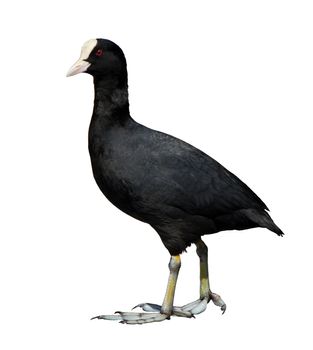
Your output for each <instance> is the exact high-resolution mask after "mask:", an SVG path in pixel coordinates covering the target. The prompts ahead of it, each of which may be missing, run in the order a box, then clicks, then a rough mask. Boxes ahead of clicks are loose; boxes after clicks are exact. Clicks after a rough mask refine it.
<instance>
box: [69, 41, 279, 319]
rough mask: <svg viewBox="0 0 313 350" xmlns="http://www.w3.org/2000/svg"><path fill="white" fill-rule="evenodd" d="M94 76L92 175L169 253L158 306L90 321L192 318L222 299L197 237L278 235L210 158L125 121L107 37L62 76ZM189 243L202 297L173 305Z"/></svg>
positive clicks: (116, 52)
mask: <svg viewBox="0 0 313 350" xmlns="http://www.w3.org/2000/svg"><path fill="white" fill-rule="evenodd" d="M82 72H85V73H89V74H91V75H92V76H93V80H94V87H95V99H94V109H93V114H92V118H91V123H90V127H89V152H90V158H91V164H92V170H93V174H94V178H95V180H96V182H97V184H98V186H99V188H100V190H101V191H102V192H103V194H104V195H105V196H106V197H107V198H108V199H109V201H110V202H112V203H113V204H114V205H115V206H116V207H118V208H119V209H121V210H122V211H124V212H125V213H126V214H128V215H130V216H132V217H134V218H136V219H138V220H140V221H143V222H145V223H148V224H150V225H151V226H152V227H153V228H154V229H155V231H156V232H157V233H158V234H159V236H160V237H161V240H162V242H163V244H164V245H165V247H166V248H167V250H168V251H169V253H170V254H171V258H170V262H169V270H170V275H169V281H168V286H167V290H166V294H165V297H164V301H163V304H162V305H161V306H160V305H156V304H151V303H143V304H139V305H137V307H141V308H142V309H143V310H144V311H148V312H141V313H137V312H118V313H117V314H115V315H101V316H97V317H95V318H98V319H106V320H119V321H121V322H123V323H128V324H141V323H148V322H157V321H163V320H164V319H169V318H170V316H171V315H175V316H181V317H193V316H194V315H196V314H199V313H201V312H203V311H204V310H205V309H206V306H207V303H208V302H209V301H210V300H212V301H213V302H214V304H216V305H218V306H220V307H221V309H222V311H223V312H224V311H225V309H226V304H225V303H224V301H223V300H222V299H221V297H220V296H219V295H218V294H215V293H212V292H211V289H210V285H209V277H208V264H207V247H206V245H205V244H204V242H203V241H202V240H201V236H202V235H206V234H212V233H216V232H219V231H224V230H244V229H249V228H253V227H264V228H267V229H269V230H271V231H273V232H275V233H276V234H277V235H279V236H282V235H283V232H282V231H281V230H280V229H279V227H278V226H276V224H275V223H274V222H273V220H272V219H271V217H270V216H269V214H268V212H267V210H268V208H267V207H266V205H265V204H264V202H263V201H262V200H261V199H260V198H259V197H258V196H257V195H256V194H255V193H254V192H252V190H251V189H250V188H249V187H248V186H247V185H246V184H244V183H243V182H242V181H241V180H240V179H239V178H238V177H236V176H235V175H234V174H232V173H231V172H230V171H228V170H227V169H225V168H224V167H223V166H222V165H221V164H219V163H218V162H216V161H215V160H214V159H212V158H211V157H209V156H208V155H206V154H205V153H203V152H202V151H200V150H198V149H197V148H195V147H193V146H191V145H190V144H188V143H186V142H184V141H182V140H180V139H177V138H175V137H173V136H171V135H168V134H165V133H162V132H159V131H155V130H152V129H149V128H147V127H145V126H143V125H141V124H139V123H137V122H136V121H134V119H132V118H131V116H130V113H129V102H128V84H127V68H126V59H125V56H124V54H123V51H122V50H121V49H120V48H119V47H118V46H117V45H116V44H115V43H113V42H112V41H110V40H106V39H92V40H89V41H87V42H86V43H85V44H84V45H83V47H82V50H81V56H80V58H79V60H78V61H77V62H76V63H75V64H74V65H73V66H72V67H71V69H70V70H69V72H68V74H67V76H71V75H75V74H77V73H82ZM192 243H195V244H196V247H197V254H198V256H199V258H200V297H199V299H198V300H196V301H194V302H192V303H189V304H187V305H185V306H182V307H176V306H173V300H174V293H175V286H176V281H177V276H178V272H179V269H180V265H181V263H180V254H181V253H182V252H183V251H184V250H186V248H187V247H188V246H190V245H191V244H192Z"/></svg>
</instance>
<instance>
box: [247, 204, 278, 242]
mask: <svg viewBox="0 0 313 350" xmlns="http://www.w3.org/2000/svg"><path fill="white" fill-rule="evenodd" d="M245 214H246V215H247V217H248V218H249V219H250V220H251V221H253V222H255V223H256V224H257V225H258V226H260V227H264V228H267V229H268V230H270V231H273V232H275V233H276V234H277V235H278V236H283V235H284V232H283V231H282V230H281V229H280V228H279V227H278V226H277V225H276V224H275V223H274V221H273V219H272V218H271V217H270V215H269V214H268V213H267V212H266V211H260V210H257V209H248V210H246V211H245Z"/></svg>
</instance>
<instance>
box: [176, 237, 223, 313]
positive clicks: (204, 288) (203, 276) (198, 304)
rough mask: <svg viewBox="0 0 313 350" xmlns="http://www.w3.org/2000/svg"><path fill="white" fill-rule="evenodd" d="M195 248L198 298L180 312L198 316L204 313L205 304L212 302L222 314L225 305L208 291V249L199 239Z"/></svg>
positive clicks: (217, 296) (214, 294) (218, 297)
mask: <svg viewBox="0 0 313 350" xmlns="http://www.w3.org/2000/svg"><path fill="white" fill-rule="evenodd" d="M196 247H197V254H198V256H199V259H200V298H199V299H198V300H196V301H194V302H192V303H189V304H187V305H184V306H182V310H184V311H190V312H191V313H192V314H193V315H195V314H199V313H201V312H203V311H205V309H206V305H207V303H208V302H209V301H210V300H212V301H213V303H214V304H215V305H217V306H219V307H220V308H221V310H222V311H223V313H224V312H225V310H226V304H225V303H224V301H223V300H222V298H221V297H220V296H219V295H218V294H216V293H213V292H211V289H210V282H209V268H208V247H207V246H206V245H205V243H204V242H203V241H202V239H199V240H198V241H197V242H196Z"/></svg>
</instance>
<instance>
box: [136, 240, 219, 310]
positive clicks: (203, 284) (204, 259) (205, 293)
mask: <svg viewBox="0 0 313 350" xmlns="http://www.w3.org/2000/svg"><path fill="white" fill-rule="evenodd" d="M196 246H197V254H198V256H199V259H200V298H199V299H198V300H195V301H193V302H191V303H189V304H186V305H184V306H173V315H175V316H182V317H193V316H194V315H198V314H200V313H201V312H203V311H205V310H206V307H207V304H208V303H209V301H210V300H212V301H213V303H214V304H215V305H217V306H219V307H220V308H221V310H222V312H223V313H224V312H225V310H226V304H225V303H224V301H223V300H222V298H221V297H220V296H219V295H218V294H216V293H213V292H211V289H210V282H209V268H208V248H207V246H206V245H205V243H204V242H203V241H202V240H201V239H199V241H197V242H196ZM163 304H164V303H163ZM137 306H139V307H141V308H142V309H143V310H144V311H158V310H161V309H162V307H163V306H162V307H161V306H160V305H156V304H150V303H145V304H139V305H137Z"/></svg>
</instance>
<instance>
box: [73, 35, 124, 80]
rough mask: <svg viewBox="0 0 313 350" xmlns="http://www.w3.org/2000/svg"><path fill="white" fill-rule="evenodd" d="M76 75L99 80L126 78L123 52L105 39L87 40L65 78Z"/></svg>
mask: <svg viewBox="0 0 313 350" xmlns="http://www.w3.org/2000/svg"><path fill="white" fill-rule="evenodd" d="M78 73H89V74H91V75H92V76H94V77H95V78H100V79H102V78H103V79H106V78H117V77H125V76H126V77H127V71H126V60H125V56H124V54H123V51H122V50H121V49H120V47H119V46H117V45H116V44H115V43H113V42H112V41H110V40H107V39H91V40H88V41H86V42H85V44H84V45H83V47H82V49H81V53H80V57H79V59H78V61H77V62H75V63H74V64H73V66H72V67H71V68H70V70H69V71H68V73H67V76H68V77H70V76H72V75H76V74H78Z"/></svg>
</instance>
